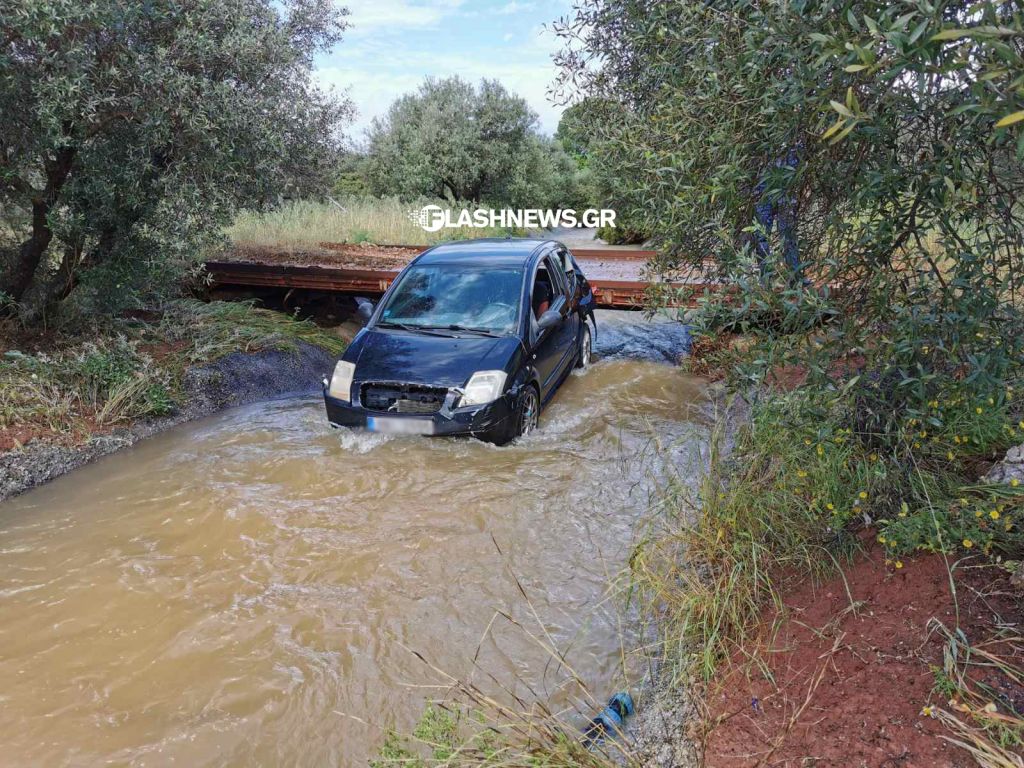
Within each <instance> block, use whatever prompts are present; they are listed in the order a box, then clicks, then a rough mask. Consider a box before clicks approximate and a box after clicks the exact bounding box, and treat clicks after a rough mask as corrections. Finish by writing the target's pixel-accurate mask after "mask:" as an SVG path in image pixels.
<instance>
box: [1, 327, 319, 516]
mask: <svg viewBox="0 0 1024 768" xmlns="http://www.w3.org/2000/svg"><path fill="white" fill-rule="evenodd" d="M334 360H335V358H334V355H332V354H331V353H330V352H328V351H326V350H324V349H321V348H320V347H317V346H314V345H312V344H307V343H304V342H296V343H295V344H294V349H292V350H287V351H286V350H264V351H260V352H235V353H232V354H229V355H226V356H224V357H222V358H220V359H218V360H215V361H213V362H211V363H207V364H204V365H198V366H193V367H192V368H190V369H188V370H187V371H186V372H185V378H184V386H183V389H184V391H185V392H186V393H187V400H186V402H185V404H184V406H182V407H181V408H179V409H178V411H177V412H176V413H174V414H172V415H170V416H166V417H164V418H159V419H145V420H141V421H137V422H135V423H133V424H131V425H130V426H128V427H123V428H119V429H116V430H114V431H113V432H111V433H110V434H104V435H96V436H93V437H91V438H89V439H88V440H87V441H86V442H84V443H82V444H80V445H62V444H60V443H55V442H52V441H49V440H33V441H32V442H30V443H28V444H26V445H25V446H23V447H21V448H16V449H13V450H10V451H5V452H3V453H0V502H2V501H4V500H5V499H9V498H11V497H13V496H16V495H18V494H20V493H23V492H25V491H27V490H29V489H31V488H35V487H36V486H39V485H42V484H43V483H46V482H48V481H50V480H53V479H54V478H56V477H59V476H61V475H63V474H65V473H67V472H70V471H71V470H73V469H76V468H78V467H81V466H83V465H85V464H88V463H89V462H91V461H94V460H95V459H98V458H100V457H101V456H106V455H108V454H110V453H113V452H115V451H118V450H121V449H122V448H126V447H128V446H130V445H133V444H135V443H137V442H138V441H139V440H142V439H144V438H147V437H150V436H151V435H155V434H157V433H158V432H161V431H163V430H165V429H168V428H170V427H173V426H176V425H178V424H182V423H184V422H187V421H191V420H193V419H198V418H202V417H204V416H209V415H211V414H213V413H216V412H217V411H221V410H224V409H225V408H231V407H234V406H238V405H245V404H248V403H255V402H259V401H261V400H270V399H273V398H277V397H282V396H285V395H298V394H304V393H308V392H314V391H316V390H317V389H319V387H320V381H321V377H322V376H323V375H324V374H327V373H329V372H330V371H331V370H332V368H333V367H334Z"/></svg>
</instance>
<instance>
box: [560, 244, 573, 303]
mask: <svg viewBox="0 0 1024 768" xmlns="http://www.w3.org/2000/svg"><path fill="white" fill-rule="evenodd" d="M558 260H559V261H560V262H561V266H562V274H563V275H565V282H566V284H567V285H568V288H569V295H570V296H572V295H573V294H575V293H576V282H577V281H576V268H575V265H574V264H573V263H572V256H570V255H569V251H567V250H565V249H564V248H562V249H560V250H559V251H558Z"/></svg>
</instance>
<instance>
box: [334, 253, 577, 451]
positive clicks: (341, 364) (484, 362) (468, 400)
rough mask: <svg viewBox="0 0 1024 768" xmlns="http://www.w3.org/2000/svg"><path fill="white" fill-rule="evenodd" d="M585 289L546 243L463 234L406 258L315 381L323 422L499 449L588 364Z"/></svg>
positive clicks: (571, 265)
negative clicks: (472, 439) (320, 385)
mask: <svg viewBox="0 0 1024 768" xmlns="http://www.w3.org/2000/svg"><path fill="white" fill-rule="evenodd" d="M593 306H594V295H593V292H592V291H591V288H590V284H589V283H588V282H587V279H586V277H584V275H583V273H582V272H581V271H580V268H579V265H578V264H577V263H576V260H575V259H574V258H573V256H572V254H571V253H570V252H569V249H568V248H566V247H565V246H564V245H562V244H561V243H557V242H553V241H550V240H529V239H522V240H520V239H515V240H513V239H505V240H497V239H496V240H469V241H463V242H458V243H448V244H445V245H438V246H435V247H434V248H431V249H430V250H428V251H425V252H423V253H422V254H420V255H419V256H418V257H416V259H415V260H413V261H412V263H410V264H409V265H408V266H407V267H406V268H405V269H404V270H402V273H401V274H400V275H399V276H398V278H397V279H396V280H395V282H394V283H393V284H392V286H391V288H390V289H389V290H388V292H387V293H386V294H384V298H383V299H381V301H380V303H379V305H378V306H377V308H376V309H375V310H374V312H373V316H372V317H371V318H370V321H369V323H368V324H367V326H366V327H365V328H364V329H363V330H362V331H360V333H359V335H358V336H356V337H355V339H353V341H352V344H351V345H350V346H349V348H348V349H347V350H346V351H345V354H344V355H343V356H342V358H341V360H340V361H338V364H337V366H335V369H334V375H333V376H332V377H331V379H330V381H328V380H326V379H325V380H324V402H325V403H326V405H327V418H328V420H329V421H330V422H331V424H332V425H335V426H345V427H362V428H366V429H369V430H371V431H374V432H390V433H399V434H417V435H474V436H476V437H479V438H481V439H483V440H487V441H490V442H493V443H497V444H499V445H501V444H504V443H507V442H509V441H510V440H513V439H514V438H516V437H518V436H519V435H524V434H526V433H528V432H530V431H531V430H533V429H535V428H536V427H537V421H538V417H539V415H540V410H541V407H542V406H543V405H544V404H545V403H547V402H548V401H549V400H550V399H551V398H552V396H554V394H555V392H556V391H557V389H558V386H559V385H560V384H561V383H562V381H563V380H564V379H565V377H566V376H567V375H568V374H569V373H570V371H571V370H572V369H573V367H574V366H577V367H584V366H586V365H588V364H589V362H590V355H591V343H592V339H593V335H592V330H591V325H593V323H594V311H593Z"/></svg>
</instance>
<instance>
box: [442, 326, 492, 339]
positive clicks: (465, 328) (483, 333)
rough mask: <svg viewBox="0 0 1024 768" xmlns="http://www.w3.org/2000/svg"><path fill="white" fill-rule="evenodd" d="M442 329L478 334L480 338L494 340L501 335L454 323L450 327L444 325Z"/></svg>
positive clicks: (485, 329) (484, 329)
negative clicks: (485, 337)
mask: <svg viewBox="0 0 1024 768" xmlns="http://www.w3.org/2000/svg"><path fill="white" fill-rule="evenodd" d="M443 327H444V328H445V329H447V330H449V331H466V332H467V333H479V334H480V335H481V336H491V337H493V338H496V339H497V338H500V337H501V335H502V334H500V333H495V332H494V331H490V330H488V329H487V328H470V327H469V326H466V325H456V324H455V323H452V324H451V325H445V326H443Z"/></svg>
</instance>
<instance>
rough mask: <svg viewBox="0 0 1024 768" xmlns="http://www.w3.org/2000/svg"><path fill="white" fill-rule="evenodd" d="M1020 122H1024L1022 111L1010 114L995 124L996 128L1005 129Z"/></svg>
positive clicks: (1023, 110) (1023, 112) (1023, 111)
mask: <svg viewBox="0 0 1024 768" xmlns="http://www.w3.org/2000/svg"><path fill="white" fill-rule="evenodd" d="M1021 120H1024V109H1020V110H1017V111H1016V112H1011V113H1010V114H1008V115H1007V116H1006V117H1004V118H1002V119H1001V120H1000V121H999V122H998V123H996V128H1005V127H1006V126H1008V125H1013V124H1014V123H1018V122H1020V121H1021Z"/></svg>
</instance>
